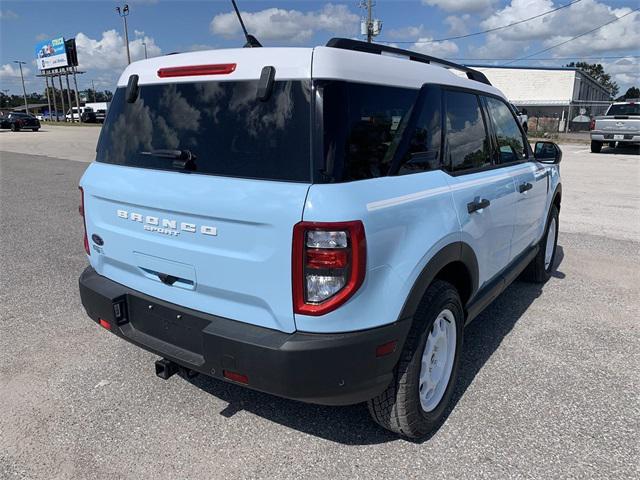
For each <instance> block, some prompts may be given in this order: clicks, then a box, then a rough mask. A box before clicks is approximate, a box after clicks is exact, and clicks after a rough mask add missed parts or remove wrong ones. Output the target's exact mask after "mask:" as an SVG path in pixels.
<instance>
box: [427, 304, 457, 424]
mask: <svg viewBox="0 0 640 480" xmlns="http://www.w3.org/2000/svg"><path fill="white" fill-rule="evenodd" d="M456 341H457V339H456V317H455V316H454V315H453V313H451V310H446V309H445V310H443V311H442V312H440V314H439V315H438V317H437V318H436V320H435V322H433V327H432V329H431V331H430V332H429V336H428V337H427V342H426V343H425V346H424V351H423V352H422V363H421V366H420V383H419V387H418V388H419V394H420V404H421V405H422V409H423V410H424V411H425V412H430V411H432V410H434V409H435V408H436V407H437V406H438V404H439V403H440V400H442V397H443V396H444V392H445V391H446V390H447V385H449V379H450V378H451V370H452V369H453V361H454V359H455V356H456Z"/></svg>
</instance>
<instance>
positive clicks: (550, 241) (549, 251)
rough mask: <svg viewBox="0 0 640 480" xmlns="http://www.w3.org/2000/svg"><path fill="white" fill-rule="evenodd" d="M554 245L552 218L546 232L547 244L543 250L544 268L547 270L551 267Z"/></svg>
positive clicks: (554, 236)
mask: <svg viewBox="0 0 640 480" xmlns="http://www.w3.org/2000/svg"><path fill="white" fill-rule="evenodd" d="M555 247H556V219H555V218H552V219H551V223H550V224H549V231H548V232H547V246H546V247H545V250H544V269H545V270H549V268H550V267H551V258H552V257H553V251H554V250H555Z"/></svg>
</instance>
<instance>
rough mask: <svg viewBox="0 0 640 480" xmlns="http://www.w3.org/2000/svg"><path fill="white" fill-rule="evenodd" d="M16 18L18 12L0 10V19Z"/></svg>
mask: <svg viewBox="0 0 640 480" xmlns="http://www.w3.org/2000/svg"><path fill="white" fill-rule="evenodd" d="M16 18H18V14H17V13H16V12H14V11H13V10H0V20H13V19H16Z"/></svg>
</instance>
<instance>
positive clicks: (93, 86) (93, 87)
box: [91, 80, 96, 103]
mask: <svg viewBox="0 0 640 480" xmlns="http://www.w3.org/2000/svg"><path fill="white" fill-rule="evenodd" d="M91 89H92V90H93V103H96V86H95V85H94V83H93V80H91Z"/></svg>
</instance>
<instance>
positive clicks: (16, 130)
mask: <svg viewBox="0 0 640 480" xmlns="http://www.w3.org/2000/svg"><path fill="white" fill-rule="evenodd" d="M11 131H12V132H19V131H20V127H19V126H17V125H16V124H15V123H12V124H11Z"/></svg>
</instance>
